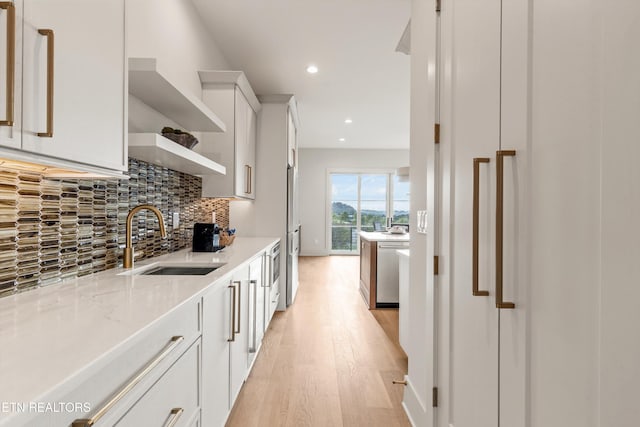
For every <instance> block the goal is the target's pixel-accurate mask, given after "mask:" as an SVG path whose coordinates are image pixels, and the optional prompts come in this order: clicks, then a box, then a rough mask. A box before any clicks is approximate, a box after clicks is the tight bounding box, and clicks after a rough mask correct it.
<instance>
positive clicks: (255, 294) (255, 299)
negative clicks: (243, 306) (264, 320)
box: [249, 280, 258, 353]
mask: <svg viewBox="0 0 640 427" xmlns="http://www.w3.org/2000/svg"><path fill="white" fill-rule="evenodd" d="M249 283H250V284H252V285H253V336H252V337H251V340H252V346H251V348H249V353H255V352H256V351H258V348H257V347H258V281H257V280H249Z"/></svg>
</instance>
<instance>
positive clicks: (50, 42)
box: [38, 29, 55, 138]
mask: <svg viewBox="0 0 640 427" xmlns="http://www.w3.org/2000/svg"><path fill="white" fill-rule="evenodd" d="M38 34H40V35H43V36H45V37H46V38H47V131H46V132H38V136H39V137H42V138H51V137H53V64H54V58H55V57H54V50H53V48H54V36H53V30H43V29H39V30H38Z"/></svg>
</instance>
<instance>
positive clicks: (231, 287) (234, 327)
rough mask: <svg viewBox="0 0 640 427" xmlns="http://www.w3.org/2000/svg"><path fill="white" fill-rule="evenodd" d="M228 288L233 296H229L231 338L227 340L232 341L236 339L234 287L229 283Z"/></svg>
mask: <svg viewBox="0 0 640 427" xmlns="http://www.w3.org/2000/svg"><path fill="white" fill-rule="evenodd" d="M228 288H229V289H231V290H232V291H233V297H232V298H231V338H229V339H227V341H228V342H234V341H235V340H236V287H235V286H232V285H229V286H228Z"/></svg>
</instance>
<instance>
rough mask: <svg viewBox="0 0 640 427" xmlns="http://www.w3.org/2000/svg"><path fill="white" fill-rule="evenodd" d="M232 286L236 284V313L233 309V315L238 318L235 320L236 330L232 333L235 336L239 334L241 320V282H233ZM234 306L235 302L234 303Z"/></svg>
mask: <svg viewBox="0 0 640 427" xmlns="http://www.w3.org/2000/svg"><path fill="white" fill-rule="evenodd" d="M233 283H234V284H235V283H237V284H238V311H237V312H236V311H235V308H234V313H235V315H236V316H238V318H237V322H236V327H237V329H236V330H235V331H234V332H235V333H236V334H239V333H240V319H241V318H242V281H240V280H234V282H233ZM234 304H235V301H234Z"/></svg>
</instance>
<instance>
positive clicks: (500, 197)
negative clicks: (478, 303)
mask: <svg viewBox="0 0 640 427" xmlns="http://www.w3.org/2000/svg"><path fill="white" fill-rule="evenodd" d="M515 155H516V152H515V150H501V151H498V152H496V158H497V162H498V164H497V166H496V175H497V177H496V182H497V189H496V308H509V309H511V308H516V305H515V304H514V303H512V302H505V301H504V300H503V295H502V261H503V260H502V256H503V225H504V221H503V214H504V158H505V157H513V156H515Z"/></svg>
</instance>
